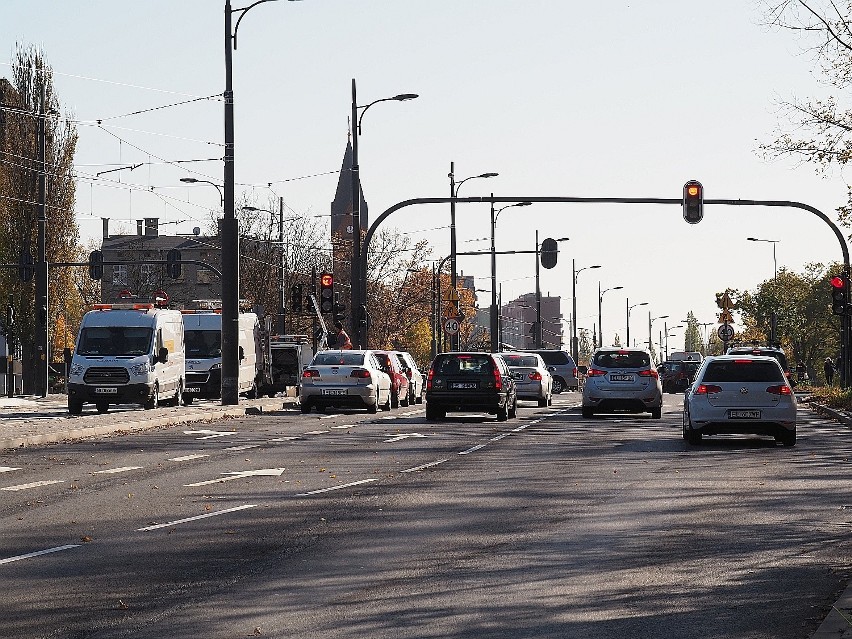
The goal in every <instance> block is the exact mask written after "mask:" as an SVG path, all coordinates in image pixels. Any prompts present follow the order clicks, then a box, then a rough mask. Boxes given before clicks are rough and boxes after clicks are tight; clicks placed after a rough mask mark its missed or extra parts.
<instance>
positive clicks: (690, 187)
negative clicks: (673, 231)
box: [683, 180, 704, 224]
mask: <svg viewBox="0 0 852 639" xmlns="http://www.w3.org/2000/svg"><path fill="white" fill-rule="evenodd" d="M703 218H704V187H703V186H701V182H699V181H698V180H690V181H689V182H687V183H686V184H684V185H683V219H684V220H686V221H687V222H689V223H690V224H698V223H699V222H700V221H701V220H702V219H703Z"/></svg>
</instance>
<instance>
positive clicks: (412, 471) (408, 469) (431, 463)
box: [399, 459, 450, 473]
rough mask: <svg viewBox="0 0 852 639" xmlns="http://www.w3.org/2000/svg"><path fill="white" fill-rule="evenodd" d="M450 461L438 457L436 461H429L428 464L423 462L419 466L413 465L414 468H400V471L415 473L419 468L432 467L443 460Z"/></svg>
mask: <svg viewBox="0 0 852 639" xmlns="http://www.w3.org/2000/svg"><path fill="white" fill-rule="evenodd" d="M448 461H450V460H449V459H439V460H438V461H433V462H429V463H428V464H423V465H421V466H415V467H414V468H406V469H405V470H401V471H399V472H401V473H416V472H417V471H420V470H426V469H427V468H432V467H433V466H438V465H440V464H443V463H444V462H448Z"/></svg>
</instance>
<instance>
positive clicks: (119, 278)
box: [112, 264, 127, 286]
mask: <svg viewBox="0 0 852 639" xmlns="http://www.w3.org/2000/svg"><path fill="white" fill-rule="evenodd" d="M112 283H113V284H115V285H116V286H127V264H113V267H112Z"/></svg>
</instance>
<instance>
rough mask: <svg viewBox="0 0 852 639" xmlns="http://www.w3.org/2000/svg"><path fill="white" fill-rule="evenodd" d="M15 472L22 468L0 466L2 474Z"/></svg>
mask: <svg viewBox="0 0 852 639" xmlns="http://www.w3.org/2000/svg"><path fill="white" fill-rule="evenodd" d="M13 470H21V469H20V468H12V467H11V466H0V473H8V472H11V471H13Z"/></svg>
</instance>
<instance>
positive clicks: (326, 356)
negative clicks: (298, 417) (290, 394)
mask: <svg viewBox="0 0 852 639" xmlns="http://www.w3.org/2000/svg"><path fill="white" fill-rule="evenodd" d="M390 397H391V382H390V377H388V376H387V374H386V373H384V372H383V371H382V370H381V368H380V367H379V362H378V361H377V360H376V357H375V355H373V352H372V351H353V350H341V351H322V352H320V353H317V354H316V355H315V356H314V359H313V361H312V362H311V363H310V364H309V365H308V367H307V368H306V369H305V370H304V371H303V372H302V385H301V388H300V390H299V402H300V403H301V406H302V412H303V413H309V412H311V408H313V407H314V406H316V407H317V409H318V410H323V409H325V408H327V407H350V408H366V409H367V412H368V413H375V412H377V411H378V409H379V407H381V408H382V410H390V402H391V400H390Z"/></svg>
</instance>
